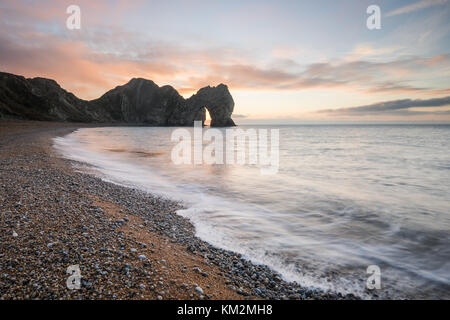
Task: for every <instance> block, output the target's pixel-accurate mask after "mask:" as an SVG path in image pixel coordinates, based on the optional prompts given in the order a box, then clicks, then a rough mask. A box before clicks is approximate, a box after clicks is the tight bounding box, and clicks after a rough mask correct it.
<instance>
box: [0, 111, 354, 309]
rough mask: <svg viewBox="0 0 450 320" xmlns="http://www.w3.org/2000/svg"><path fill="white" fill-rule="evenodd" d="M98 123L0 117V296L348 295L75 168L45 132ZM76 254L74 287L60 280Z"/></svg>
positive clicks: (157, 201)
mask: <svg viewBox="0 0 450 320" xmlns="http://www.w3.org/2000/svg"><path fill="white" fill-rule="evenodd" d="M115 125H117V124H115ZM100 126H110V125H108V124H78V123H56V122H37V121H4V120H0V137H1V139H0V163H1V166H0V172H1V175H0V210H1V217H0V219H1V223H2V226H4V227H3V228H2V229H1V230H0V299H159V300H161V299H227V300H238V299H295V300H297V299H355V298H356V297H355V296H353V295H351V294H350V295H345V296H344V295H342V294H339V293H333V292H324V291H321V290H316V289H313V290H311V289H308V288H303V287H301V286H299V285H297V284H294V283H287V282H285V281H283V280H282V279H281V277H280V275H279V274H277V273H276V272H274V271H272V270H270V269H269V268H268V267H266V266H260V265H254V264H252V263H251V262H249V261H248V260H245V259H243V258H242V256H241V255H240V254H237V253H234V252H230V251H226V250H222V249H218V248H215V247H213V246H212V245H210V244H208V243H206V242H204V241H202V240H200V239H199V238H197V237H196V236H195V230H194V227H193V225H192V224H191V223H190V222H189V221H188V220H187V219H186V218H183V217H181V216H180V215H178V214H176V210H178V209H180V208H182V206H181V205H180V204H179V203H177V202H174V201H171V200H167V199H163V198H161V197H158V196H155V195H151V194H148V193H145V192H142V191H139V190H136V189H130V188H127V187H123V186H119V185H117V184H113V183H110V182H105V181H103V180H101V179H100V178H98V177H95V176H93V175H90V174H86V173H81V172H78V171H77V170H75V169H74V167H73V164H74V162H73V161H70V160H66V159H63V158H60V157H59V156H58V155H57V154H56V153H55V152H54V150H53V149H52V138H53V137H56V136H63V135H66V134H69V133H70V132H72V131H73V130H76V129H78V128H81V127H100ZM77 264H78V265H79V266H80V269H81V275H82V279H81V289H79V290H69V289H67V287H66V280H67V278H68V276H69V275H68V274H66V269H67V267H68V266H70V265H77Z"/></svg>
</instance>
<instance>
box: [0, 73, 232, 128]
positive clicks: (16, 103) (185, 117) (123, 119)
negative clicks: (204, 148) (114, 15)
mask: <svg viewBox="0 0 450 320" xmlns="http://www.w3.org/2000/svg"><path fill="white" fill-rule="evenodd" d="M233 109H234V101H233V97H232V96H231V94H230V92H229V90H228V87H227V86H226V85H224V84H220V85H218V86H216V87H210V86H208V87H204V88H202V89H200V90H199V91H198V92H197V93H196V94H194V95H193V96H192V97H190V98H189V99H185V98H183V97H182V96H181V95H180V94H179V93H178V92H177V91H176V90H175V89H174V88H173V87H171V86H168V85H166V86H162V87H159V86H158V85H157V84H155V83H154V82H153V81H151V80H146V79H141V78H134V79H132V80H130V81H129V82H128V83H127V84H125V85H122V86H118V87H116V88H114V89H112V90H110V91H108V92H106V93H105V94H104V95H102V96H101V97H100V98H98V99H95V100H90V101H87V100H82V99H79V98H77V97H76V96H75V95H74V94H72V93H70V92H67V91H66V90H64V89H63V88H61V87H60V86H59V85H58V83H57V82H56V81H54V80H51V79H45V78H31V79H26V78H25V77H22V76H18V75H14V74H10V73H5V72H0V119H1V118H13V119H23V120H41V121H42V120H44V121H68V122H88V123H127V124H142V125H151V126H193V124H194V121H202V122H204V121H205V119H206V110H208V112H209V114H210V116H211V127H229V126H234V125H235V124H234V122H233V120H232V119H231V114H232V113H233Z"/></svg>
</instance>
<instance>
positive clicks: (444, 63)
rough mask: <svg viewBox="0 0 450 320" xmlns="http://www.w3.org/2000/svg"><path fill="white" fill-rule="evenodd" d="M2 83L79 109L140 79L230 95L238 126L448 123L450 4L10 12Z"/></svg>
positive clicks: (175, 3) (20, 8)
mask: <svg viewBox="0 0 450 320" xmlns="http://www.w3.org/2000/svg"><path fill="white" fill-rule="evenodd" d="M73 4H75V5H78V6H79V7H80V9H81V28H80V29H79V30H70V29H68V28H67V27H66V20H67V18H68V17H69V16H70V14H67V13H66V9H67V7H68V6H69V5H73ZM373 4H375V5H377V6H379V7H380V10H381V28H380V29H373V30H369V29H368V28H367V25H366V21H367V19H368V17H369V16H370V15H371V14H368V13H367V8H368V6H370V5H373ZM0 71H3V72H10V73H14V74H19V75H23V76H25V77H37V76H40V77H46V78H51V79H54V80H56V81H57V82H58V83H59V84H60V85H61V86H62V87H63V88H65V89H66V90H68V91H70V92H73V93H74V94H75V95H77V96H78V97H80V98H83V99H94V98H98V97H99V96H101V95H102V94H103V93H105V92H106V91H108V90H110V89H112V88H114V87H116V86H118V85H122V84H124V83H126V82H128V81H129V80H130V79H132V78H135V77H141V78H146V79H151V80H153V81H155V82H156V83H157V84H158V85H166V84H170V85H172V86H173V87H175V88H176V89H177V90H178V91H179V92H180V94H182V95H183V96H184V97H186V98H187V97H189V96H191V95H192V94H193V93H195V92H196V91H197V90H199V89H200V88H202V87H204V86H207V85H211V86H215V85H218V84H220V83H225V84H227V85H228V87H229V89H230V92H231V94H232V96H233V98H234V100H235V109H234V113H233V118H234V119H235V121H236V122H237V123H238V124H240V123H242V124H245V123H296V122H317V121H318V122H321V121H356V122H359V121H369V122H377V121H395V122H411V121H418V122H428V121H433V122H450V99H449V97H450V0H412V1H406V0H397V1H389V0H388V1H384V0H370V1H366V0H328V1H326V0H316V1H299V0H278V1H266V0H239V1H234V0H184V1H183V0H165V1H153V0H147V1H143V0H135V1H133V0H128V1H126V0H111V1H87V0H70V1H64V0H58V1H50V0H39V1H31V0H27V1H25V0H22V1H21V0H19V1H17V0H2V1H1V2H0Z"/></svg>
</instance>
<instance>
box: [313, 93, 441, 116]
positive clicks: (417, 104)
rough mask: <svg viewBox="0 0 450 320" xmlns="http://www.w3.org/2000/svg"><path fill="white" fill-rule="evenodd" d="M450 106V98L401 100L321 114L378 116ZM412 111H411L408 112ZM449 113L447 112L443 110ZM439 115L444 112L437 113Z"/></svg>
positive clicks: (324, 111)
mask: <svg viewBox="0 0 450 320" xmlns="http://www.w3.org/2000/svg"><path fill="white" fill-rule="evenodd" d="M447 106H450V96H447V97H443V98H434V99H415V100H411V99H401V100H393V101H384V102H378V103H374V104H370V105H365V106H358V107H352V108H341V109H328V110H321V111H319V112H321V113H345V114H378V113H390V112H393V111H399V110H405V109H412V108H436V107H447ZM408 111H410V110H408ZM443 111H444V112H447V110H443ZM436 112H438V113H440V112H442V111H439V110H438V111H436Z"/></svg>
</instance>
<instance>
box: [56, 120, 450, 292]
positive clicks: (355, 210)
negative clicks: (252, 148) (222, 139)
mask: <svg viewBox="0 0 450 320" xmlns="http://www.w3.org/2000/svg"><path fill="white" fill-rule="evenodd" d="M240 128H242V129H247V128H249V126H241V127H240ZM253 128H268V129H270V128H278V129H279V130H280V166H279V172H278V174H276V175H272V176H265V175H261V174H260V170H259V168H258V166H254V165H252V166H250V165H206V164H203V165H197V166H193V165H181V166H180V165H179V166H176V165H174V164H173V163H172V162H171V158H170V153H171V150H172V147H173V146H174V145H175V142H171V140H170V136H171V133H172V131H173V130H174V128H147V127H115V128H93V129H91V128H89V129H79V130H77V131H76V132H74V133H72V134H70V135H68V136H66V137H62V138H56V139H55V147H56V148H57V149H58V150H59V151H60V152H61V153H62V154H63V155H64V156H65V157H67V158H69V159H73V160H77V161H81V162H84V163H86V164H87V165H88V166H89V167H90V169H89V172H91V173H92V172H94V174H97V175H99V176H101V177H102V178H104V179H107V180H109V181H113V182H115V183H119V184H122V185H126V186H133V187H137V188H140V189H143V190H146V191H148V192H152V193H156V194H158V195H162V196H165V197H168V198H172V199H175V200H180V201H183V202H184V203H185V205H186V208H187V209H186V210H181V211H180V212H179V214H180V215H182V216H185V217H188V218H189V219H190V220H191V221H192V222H193V224H194V225H195V227H196V232H197V235H198V236H199V237H201V238H202V239H204V240H206V241H208V242H210V243H211V244H213V245H216V246H218V247H221V248H225V249H229V250H233V251H236V252H239V253H242V254H243V255H244V256H245V257H247V258H248V259H250V260H252V261H253V262H255V263H263V264H266V265H268V266H269V267H271V268H273V269H274V270H276V271H278V272H280V273H281V274H282V275H283V277H284V278H285V279H286V280H288V281H296V282H298V283H300V284H303V285H306V286H311V287H317V288H325V289H333V290H337V291H340V292H347V293H348V292H351V293H354V294H356V295H359V296H361V297H363V298H367V297H368V295H366V289H365V285H366V280H367V277H368V276H369V275H368V274H366V268H367V267H368V266H369V265H378V266H379V267H380V269H381V286H382V288H381V289H380V290H377V294H378V296H380V297H388V296H389V297H395V298H447V299H449V298H450V196H449V194H450V126H445V125H435V126H433V125H304V126H264V127H263V126H257V127H253ZM189 130H192V129H189Z"/></svg>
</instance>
